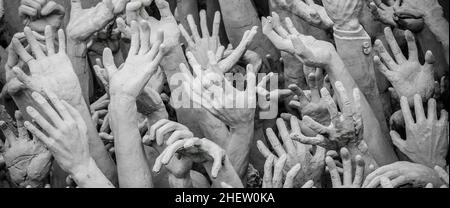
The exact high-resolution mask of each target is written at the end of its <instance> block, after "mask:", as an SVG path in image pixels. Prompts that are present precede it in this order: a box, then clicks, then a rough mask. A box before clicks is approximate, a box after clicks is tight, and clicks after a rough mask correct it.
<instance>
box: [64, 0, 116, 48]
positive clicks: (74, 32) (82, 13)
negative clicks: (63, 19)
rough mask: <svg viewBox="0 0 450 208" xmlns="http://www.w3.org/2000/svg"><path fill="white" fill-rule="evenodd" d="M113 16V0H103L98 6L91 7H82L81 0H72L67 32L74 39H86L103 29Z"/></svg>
mask: <svg viewBox="0 0 450 208" xmlns="http://www.w3.org/2000/svg"><path fill="white" fill-rule="evenodd" d="M113 18H114V4H113V2H112V0H102V2H100V3H98V4H97V6H95V7H92V8H89V9H83V8H82V7H81V0H71V11H70V21H69V24H68V25H67V34H68V36H69V38H70V39H72V40H77V41H86V40H87V39H88V38H89V37H90V36H91V35H92V34H94V33H95V32H97V31H99V30H101V29H103V28H104V27H105V26H106V25H107V24H108V23H109V22H110V21H111V20H112V19H113Z"/></svg>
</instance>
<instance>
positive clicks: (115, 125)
mask: <svg viewBox="0 0 450 208" xmlns="http://www.w3.org/2000/svg"><path fill="white" fill-rule="evenodd" d="M109 108H110V109H109V110H110V114H109V115H110V116H111V117H110V122H111V128H112V131H113V132H114V143H115V150H116V157H117V170H118V176H119V179H120V180H119V184H120V187H123V188H125V187H145V188H151V187H153V183H152V176H151V173H150V168H149V166H148V163H147V159H146V158H145V154H144V149H143V147H142V142H141V134H140V133H139V129H138V128H137V126H138V123H137V121H138V120H137V116H138V115H137V107H136V99H135V98H133V97H130V96H125V95H111V103H110V107H109Z"/></svg>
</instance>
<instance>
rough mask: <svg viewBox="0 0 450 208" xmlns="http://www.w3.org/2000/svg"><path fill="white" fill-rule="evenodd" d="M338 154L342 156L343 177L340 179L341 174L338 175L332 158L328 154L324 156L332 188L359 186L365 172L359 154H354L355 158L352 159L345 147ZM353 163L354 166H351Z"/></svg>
mask: <svg viewBox="0 0 450 208" xmlns="http://www.w3.org/2000/svg"><path fill="white" fill-rule="evenodd" d="M340 156H341V158H342V166H343V179H341V176H340V175H339V171H338V168H337V166H336V163H335V161H334V159H333V158H331V157H330V156H327V157H326V158H325V161H326V163H327V167H328V171H329V173H330V176H331V183H332V186H333V188H361V185H362V182H363V179H364V174H365V173H364V172H365V171H366V170H365V161H364V160H363V158H362V157H361V156H360V155H356V156H355V158H354V159H352V155H351V154H350V152H349V150H348V149H347V148H342V149H341V150H340ZM355 164H356V168H352V167H354V165H355ZM353 170H354V171H353Z"/></svg>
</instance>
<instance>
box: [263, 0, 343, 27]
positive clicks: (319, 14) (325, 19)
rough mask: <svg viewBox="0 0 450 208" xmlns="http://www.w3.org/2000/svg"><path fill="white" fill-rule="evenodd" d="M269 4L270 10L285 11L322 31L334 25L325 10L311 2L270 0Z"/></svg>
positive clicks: (307, 0)
mask: <svg viewBox="0 0 450 208" xmlns="http://www.w3.org/2000/svg"><path fill="white" fill-rule="evenodd" d="M270 4H271V6H272V8H279V9H283V10H287V11H289V12H291V13H292V14H294V15H296V16H298V17H300V18H301V19H303V20H304V21H306V22H307V23H309V24H311V25H313V26H315V27H318V28H321V29H324V30H327V29H330V28H331V27H333V25H334V22H333V20H331V19H330V17H329V16H328V14H327V12H326V11H325V8H324V7H323V6H320V5H318V4H316V3H315V2H314V1H313V0H270Z"/></svg>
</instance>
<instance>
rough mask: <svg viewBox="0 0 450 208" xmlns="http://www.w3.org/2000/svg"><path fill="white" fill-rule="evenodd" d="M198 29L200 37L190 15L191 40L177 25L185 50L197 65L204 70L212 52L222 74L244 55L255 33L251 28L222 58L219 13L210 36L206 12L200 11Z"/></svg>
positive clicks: (184, 30) (222, 48) (188, 17)
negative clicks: (184, 41) (191, 55)
mask: <svg viewBox="0 0 450 208" xmlns="http://www.w3.org/2000/svg"><path fill="white" fill-rule="evenodd" d="M199 16H200V28H201V32H202V35H201V36H200V34H199V33H198V29H197V25H196V24H195V21H194V18H193V17H192V15H188V16H187V20H188V23H189V27H190V30H191V33H192V38H191V36H190V35H189V33H188V32H187V31H186V29H185V28H184V27H183V25H181V24H180V25H179V28H180V31H181V34H182V35H183V37H184V39H185V40H186V41H187V43H188V46H187V50H188V51H190V52H191V53H192V54H193V55H194V57H195V59H196V60H197V61H198V62H199V64H200V65H201V66H202V67H203V68H204V69H205V68H207V67H208V64H209V57H208V52H209V51H212V52H213V53H214V54H215V59H216V62H217V66H218V68H219V69H220V71H222V72H223V73H225V72H228V71H229V70H230V69H231V68H232V67H233V66H234V65H235V64H236V63H237V62H238V61H239V59H240V58H241V57H242V56H243V55H244V53H245V51H246V50H247V47H248V46H249V45H250V43H251V42H252V40H253V37H255V35H256V33H257V27H256V26H255V27H253V28H252V30H249V31H246V32H245V33H244V35H243V36H242V40H241V42H240V43H239V45H238V46H237V47H236V48H235V49H234V50H232V52H231V53H230V54H227V57H226V58H225V57H224V51H225V48H224V47H223V46H222V45H221V44H220V40H219V28H220V12H216V14H215V16H214V22H213V31H212V35H210V32H209V30H208V25H207V20H206V11H205V10H202V11H200V14H199Z"/></svg>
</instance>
